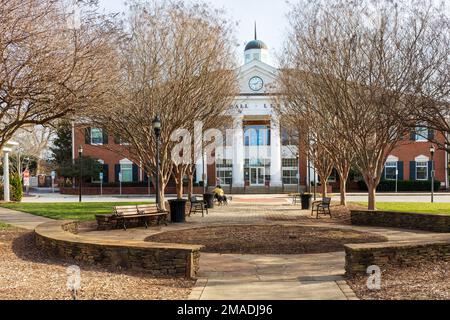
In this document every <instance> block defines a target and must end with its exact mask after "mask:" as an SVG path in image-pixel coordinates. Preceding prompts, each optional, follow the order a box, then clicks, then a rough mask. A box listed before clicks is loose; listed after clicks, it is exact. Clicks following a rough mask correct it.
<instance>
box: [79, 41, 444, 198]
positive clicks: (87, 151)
mask: <svg viewBox="0 0 450 320" xmlns="http://www.w3.org/2000/svg"><path fill="white" fill-rule="evenodd" d="M268 57H269V52H268V47H267V46H266V44H265V43H264V42H262V41H260V40H258V39H257V38H256V34H255V39H254V40H252V41H250V42H249V43H248V44H247V46H246V48H245V64H244V65H243V66H242V67H241V68H240V69H239V70H238V72H237V74H238V82H239V86H240V92H241V93H240V94H239V95H238V96H237V97H236V99H235V101H234V103H233V106H232V107H231V108H230V115H231V116H232V117H233V120H234V126H233V128H237V130H234V133H233V139H232V140H233V143H232V144H231V145H230V146H227V147H225V148H224V151H223V154H222V155H220V157H218V158H219V159H218V160H217V161H216V164H215V165H203V163H202V159H199V160H198V161H197V166H196V182H200V181H202V180H203V175H204V174H206V176H207V181H208V185H209V186H214V185H216V184H221V185H222V186H224V187H229V188H230V191H232V192H236V193H240V192H246V193H278V192H283V191H284V192H286V191H295V190H297V188H298V186H299V185H300V186H301V187H302V188H303V189H304V188H305V187H306V186H307V185H311V182H312V181H313V180H314V170H313V169H312V168H309V169H308V167H310V166H309V165H308V160H307V155H306V153H305V152H304V148H301V150H299V149H298V141H299V140H300V139H297V141H291V139H290V135H288V134H287V130H286V128H283V124H282V122H281V121H280V119H278V117H277V115H276V114H275V112H274V110H273V107H274V105H273V103H274V102H273V101H274V96H273V93H270V92H269V88H271V87H273V86H272V84H273V83H274V81H275V80H276V78H277V73H278V70H277V69H276V68H274V67H272V66H271V65H269V62H268ZM416 131H417V132H416V133H414V134H412V135H411V136H410V137H409V139H406V138H405V140H404V141H402V142H401V143H400V144H399V145H398V147H397V148H396V149H395V150H394V151H393V152H392V154H390V155H389V157H388V160H387V162H386V168H385V172H384V179H385V180H399V181H401V180H414V181H427V180H430V179H431V159H430V151H429V150H430V143H429V142H428V138H431V136H432V135H434V133H433V132H428V131H427V130H426V129H423V128H417V130H416ZM73 133H74V134H73V146H72V147H73V156H74V158H75V157H77V149H78V147H79V146H80V145H82V146H83V149H84V155H87V156H91V157H94V158H96V159H99V161H100V162H101V163H102V164H103V170H104V176H103V182H104V183H111V182H118V181H119V174H121V176H122V182H127V183H132V182H134V183H138V182H141V183H142V184H143V183H146V182H148V178H147V174H146V173H145V172H143V171H142V170H141V169H140V166H139V164H134V163H132V162H131V161H130V160H129V159H128V157H127V156H126V154H127V152H126V146H123V145H120V143H119V142H118V141H115V139H114V137H113V136H110V135H108V134H107V133H106V132H104V131H103V130H102V129H100V128H85V127H81V126H79V125H74V128H73ZM442 139H443V137H442ZM435 170H436V179H437V180H438V181H440V182H442V187H446V188H447V187H448V155H447V153H446V152H444V151H442V150H439V151H437V153H436V155H435ZM357 176H358V175H354V177H353V179H354V180H355V179H358V177H357ZM316 179H317V177H316ZM337 179H338V178H337V177H336V175H334V177H331V179H330V180H331V182H333V181H334V182H337V181H336V180H337ZM317 181H318V180H317ZM94 182H95V181H94ZM334 186H335V187H336V186H337V188H336V189H335V191H337V190H338V188H339V187H338V186H339V184H338V183H336V184H334ZM349 186H350V188H352V183H351V182H350V183H349ZM355 188H356V185H355V184H353V189H355ZM169 189H171V186H170V185H169ZM168 192H171V191H170V190H169V191H168Z"/></svg>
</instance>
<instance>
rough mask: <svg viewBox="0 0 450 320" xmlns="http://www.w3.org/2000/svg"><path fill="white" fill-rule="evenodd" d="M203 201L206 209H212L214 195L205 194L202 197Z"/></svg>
mask: <svg viewBox="0 0 450 320" xmlns="http://www.w3.org/2000/svg"><path fill="white" fill-rule="evenodd" d="M203 201H205V204H206V207H207V208H208V209H214V193H205V194H204V195H203Z"/></svg>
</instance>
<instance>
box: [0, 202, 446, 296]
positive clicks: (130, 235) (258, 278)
mask: <svg viewBox="0 0 450 320" xmlns="http://www.w3.org/2000/svg"><path fill="white" fill-rule="evenodd" d="M327 219H328V218H322V219H321V220H320V221H317V220H316V219H314V218H312V217H311V215H310V212H309V211H301V210H300V209H299V207H297V206H295V207H294V206H292V205H291V204H290V203H289V201H288V198H286V197H284V196H274V197H273V196H272V197H258V196H253V197H244V198H241V199H239V198H235V199H234V200H233V202H232V203H231V204H230V205H229V206H224V207H218V208H217V207H216V208H215V209H214V210H210V212H209V215H206V216H205V217H202V216H201V215H200V214H196V215H193V216H192V217H188V218H187V222H186V223H185V224H172V225H169V226H168V227H165V226H163V227H154V228H150V229H144V228H138V229H129V230H127V231H124V230H114V231H108V232H104V231H96V230H95V229H94V225H86V226H85V227H84V228H81V230H80V235H81V236H83V237H88V238H101V239H108V240H118V241H120V240H138V241H143V240H144V239H146V238H147V237H149V236H151V235H155V234H158V233H162V232H167V231H177V230H183V229H191V228H203V227H207V226H220V225H301V226H311V227H327V228H337V229H352V230H356V231H363V232H370V233H373V234H378V235H382V236H385V237H387V238H388V240H389V241H400V242H401V241H412V240H417V241H422V240H429V239H435V240H438V239H441V238H442V239H444V238H448V235H446V234H432V233H428V232H423V231H408V230H398V229H388V228H375V227H355V226H351V225H349V224H348V223H344V221H339V220H336V221H335V222H333V223H330V221H329V220H327ZM0 221H3V222H6V223H9V224H12V225H14V226H18V227H21V228H26V229H30V230H32V229H33V228H34V227H36V226H37V225H39V224H40V223H44V222H47V221H49V219H47V218H42V217H36V216H33V215H30V214H26V213H20V212H16V211H12V210H8V209H3V208H0ZM344 265H345V256H344V253H343V252H335V253H326V254H305V255H250V254H246V255H240V254H223V255H222V254H213V253H202V254H201V259H200V272H199V280H198V281H197V285H196V287H195V288H194V290H193V291H192V293H191V296H190V299H193V300H199V299H201V300H221V299H225V300H226V299H238V300H247V299H261V300H264V299H280V300H302V299H325V300H330V299H331V300H334V299H337V300H346V299H356V296H355V295H354V293H353V292H352V290H351V289H350V287H349V286H348V285H347V284H346V282H345V279H344Z"/></svg>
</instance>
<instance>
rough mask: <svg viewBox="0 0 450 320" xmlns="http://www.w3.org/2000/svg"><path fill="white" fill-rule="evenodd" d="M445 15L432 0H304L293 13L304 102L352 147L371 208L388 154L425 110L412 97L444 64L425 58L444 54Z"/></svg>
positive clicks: (292, 58) (294, 65) (290, 50)
mask: <svg viewBox="0 0 450 320" xmlns="http://www.w3.org/2000/svg"><path fill="white" fill-rule="evenodd" d="M442 19H443V18H442V17H441V15H440V14H439V8H437V7H435V6H434V5H433V3H432V2H431V1H415V2H413V3H410V2H408V3H407V2H405V1H380V2H373V1H359V2H355V1H349V0H334V1H321V0H317V1H303V2H301V3H300V4H299V5H297V6H295V7H294V8H293V10H292V12H291V15H290V21H291V27H292V31H291V34H290V36H289V40H288V42H287V45H286V52H285V57H284V58H285V59H284V61H285V66H284V69H286V70H295V71H297V72H299V73H302V79H303V81H301V82H298V83H297V84H296V85H297V86H298V87H301V89H300V90H301V91H302V92H303V93H302V95H301V97H300V98H299V100H300V101H301V102H305V101H306V103H307V105H308V107H310V108H313V109H314V112H315V113H316V114H317V115H321V116H323V117H324V119H327V120H328V123H329V126H330V127H331V128H332V129H333V130H334V132H335V134H336V135H337V136H338V137H339V139H343V140H345V141H346V142H347V144H348V145H349V146H351V150H352V152H353V154H354V156H355V164H356V166H357V168H358V169H359V170H360V171H361V173H362V176H363V177H364V180H365V182H366V184H367V186H368V189H369V209H371V210H373V209H375V202H376V188H377V186H378V184H379V182H380V180H381V177H382V172H383V169H384V166H385V162H386V158H387V156H388V155H389V154H390V153H391V152H392V150H393V149H394V148H395V147H396V145H397V143H398V142H399V141H400V140H401V139H402V138H403V137H404V136H405V135H406V134H407V129H406V127H407V123H408V121H409V120H410V118H411V117H410V115H411V112H410V111H411V109H412V108H415V107H417V102H416V100H415V99H411V96H415V94H416V93H417V92H418V91H417V86H418V85H423V86H426V85H432V83H433V80H436V78H434V79H433V80H432V79H430V78H429V76H430V71H431V70H432V69H434V70H435V71H436V70H438V69H439V68H440V67H442V66H443V65H442V64H441V61H440V59H437V60H436V61H435V60H433V59H428V60H426V61H433V62H432V63H431V62H430V63H426V64H424V63H423V57H424V55H429V54H432V53H433V52H434V51H435V50H437V51H439V50H438V49H437V48H438V47H439V46H437V44H436V43H435V42H436V40H437V39H438V37H437V36H436V33H438V32H440V30H439V29H435V27H436V26H437V25H441V24H440V23H438V21H442ZM438 53H440V52H438ZM446 58H447V59H448V57H446ZM433 85H435V84H433Z"/></svg>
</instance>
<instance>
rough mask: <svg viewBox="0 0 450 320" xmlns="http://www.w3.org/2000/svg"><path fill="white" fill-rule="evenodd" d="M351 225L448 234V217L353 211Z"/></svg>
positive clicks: (449, 227)
mask: <svg viewBox="0 0 450 320" xmlns="http://www.w3.org/2000/svg"><path fill="white" fill-rule="evenodd" d="M351 220H352V224H353V225H359V226H376V227H392V228H405V229H412V230H424V231H432V232H442V233H450V215H444V214H421V213H407V212H388V211H368V210H353V211H352V212H351Z"/></svg>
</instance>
